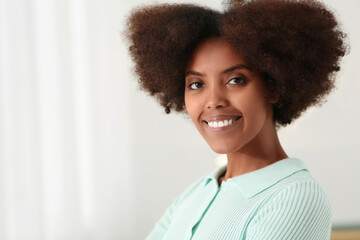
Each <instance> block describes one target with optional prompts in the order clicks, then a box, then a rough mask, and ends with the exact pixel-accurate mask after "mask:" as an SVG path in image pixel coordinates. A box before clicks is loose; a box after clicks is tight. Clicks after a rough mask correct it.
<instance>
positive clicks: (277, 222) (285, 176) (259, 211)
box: [146, 158, 332, 240]
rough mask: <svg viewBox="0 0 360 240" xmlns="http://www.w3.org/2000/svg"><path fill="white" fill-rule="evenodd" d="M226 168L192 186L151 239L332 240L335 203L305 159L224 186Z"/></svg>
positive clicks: (291, 160)
mask: <svg viewBox="0 0 360 240" xmlns="http://www.w3.org/2000/svg"><path fill="white" fill-rule="evenodd" d="M226 167H227V166H226V165H224V166H222V167H219V168H217V169H215V170H214V171H213V172H211V173H210V174H207V175H205V176H204V177H201V178H200V179H199V180H198V181H196V182H195V183H193V184H192V185H191V186H189V187H188V188H187V189H186V190H185V191H184V192H183V193H182V194H181V195H180V196H179V197H178V198H176V199H175V200H174V201H173V203H172V204H171V206H170V207H169V208H168V209H167V210H166V212H165V213H164V215H163V216H162V218H161V219H160V220H159V221H158V222H157V223H156V224H155V227H154V229H153V230H152V232H151V233H150V234H149V236H148V237H147V238H146V240H190V239H191V240H242V239H246V240H279V239H286V240H322V239H324V240H325V239H326V240H328V239H330V231H331V218H332V207H331V202H330V200H329V197H328V195H327V194H326V193H325V191H324V190H323V188H322V187H321V186H320V185H319V183H318V182H317V181H316V180H315V179H314V178H313V177H312V176H311V175H310V172H309V170H308V169H307V168H306V167H305V165H304V163H303V162H302V161H301V160H299V159H296V158H286V159H283V160H280V161H277V162H275V163H273V164H271V165H268V166H266V167H264V168H261V169H258V170H255V171H252V172H249V173H245V174H242V175H239V176H236V177H233V178H229V179H227V180H226V181H223V182H222V183H221V185H220V187H219V184H218V177H219V176H221V175H222V174H223V173H224V172H225V171H226Z"/></svg>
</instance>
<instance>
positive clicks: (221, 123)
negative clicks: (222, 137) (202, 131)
mask: <svg viewBox="0 0 360 240" xmlns="http://www.w3.org/2000/svg"><path fill="white" fill-rule="evenodd" d="M233 123H235V120H233V119H229V120H227V119H226V120H224V121H212V122H208V125H209V126H210V127H211V128H221V127H226V126H229V125H231V124H233Z"/></svg>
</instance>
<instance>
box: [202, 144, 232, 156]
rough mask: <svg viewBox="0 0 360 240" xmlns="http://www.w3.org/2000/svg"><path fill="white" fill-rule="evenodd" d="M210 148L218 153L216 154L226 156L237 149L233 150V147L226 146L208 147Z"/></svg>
mask: <svg viewBox="0 0 360 240" xmlns="http://www.w3.org/2000/svg"><path fill="white" fill-rule="evenodd" d="M209 146H210V148H211V149H212V150H213V151H214V152H216V153H218V154H228V153H232V152H235V151H236V150H237V149H235V148H234V147H229V146H228V145H227V146H225V145H209Z"/></svg>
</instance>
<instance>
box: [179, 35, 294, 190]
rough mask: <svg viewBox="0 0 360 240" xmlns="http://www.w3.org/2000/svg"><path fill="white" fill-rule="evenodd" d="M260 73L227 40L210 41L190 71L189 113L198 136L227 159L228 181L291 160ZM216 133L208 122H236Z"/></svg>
mask: <svg viewBox="0 0 360 240" xmlns="http://www.w3.org/2000/svg"><path fill="white" fill-rule="evenodd" d="M265 95H266V88H265V84H264V81H263V78H262V75H261V73H260V72H259V71H258V70H257V69H256V68H255V66H253V65H252V64H250V63H249V62H248V61H247V60H246V59H245V57H244V56H243V55H242V54H241V53H240V52H237V51H236V50H235V49H234V48H233V47H232V46H231V45H230V44H229V43H228V42H227V41H226V40H225V39H223V38H209V39H207V40H205V41H203V42H202V43H200V44H199V45H198V46H197V48H196V49H195V51H194V53H193V56H192V58H191V60H190V61H189V63H188V66H187V68H186V71H185V107H186V110H187V112H188V114H189V115H190V117H191V119H192V121H193V122H194V124H195V126H196V128H197V130H198V131H199V133H200V134H201V135H202V137H203V138H204V139H205V141H206V142H207V143H208V145H209V146H210V147H211V149H212V150H213V151H215V152H217V153H221V154H227V159H228V164H227V169H226V172H225V175H224V176H222V177H221V178H220V179H219V180H218V181H219V185H220V184H221V182H222V181H223V180H227V179H229V178H232V177H236V176H239V175H241V174H244V173H248V172H251V171H254V170H257V169H260V168H263V167H265V166H267V165H270V164H272V163H274V162H276V161H279V160H281V159H284V158H287V157H288V156H287V155H286V153H285V151H284V150H283V148H282V147H281V144H280V142H279V139H278V135H277V132H276V129H275V125H274V122H273V110H272V104H273V103H274V102H276V99H269V98H265ZM240 116H241V118H240V119H239V120H237V121H236V122H235V123H234V124H232V125H231V126H227V127H226V128H223V129H222V130H220V129H215V130H214V129H213V128H211V127H210V126H209V125H208V124H207V122H210V121H211V120H212V121H214V120H215V121H216V120H224V119H230V118H231V119H233V120H235V119H237V118H239V117H240Z"/></svg>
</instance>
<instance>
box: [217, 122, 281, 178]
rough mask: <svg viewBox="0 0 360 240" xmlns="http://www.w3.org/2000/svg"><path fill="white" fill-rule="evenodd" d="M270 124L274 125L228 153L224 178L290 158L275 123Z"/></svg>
mask: <svg viewBox="0 0 360 240" xmlns="http://www.w3.org/2000/svg"><path fill="white" fill-rule="evenodd" d="M268 124H270V126H272V127H266V128H263V129H262V130H261V131H260V133H259V134H258V135H257V136H256V137H255V138H254V139H253V140H252V141H251V142H249V143H248V144H247V145H246V146H244V147H242V148H241V149H240V150H239V151H237V152H234V153H229V154H227V158H228V164H227V169H226V174H225V175H224V177H223V179H222V180H227V179H228V178H232V177H235V176H238V175H241V174H244V173H248V172H252V171H254V170H257V169H260V168H263V167H266V166H268V165H270V164H272V163H274V162H277V161H279V160H282V159H285V158H288V156H287V154H286V153H285V151H284V150H283V148H282V146H281V144H280V141H279V138H278V135H277V132H276V129H275V127H274V125H273V123H272V122H271V123H268ZM268 126H269V125H268Z"/></svg>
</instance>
